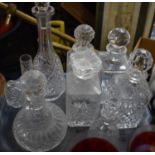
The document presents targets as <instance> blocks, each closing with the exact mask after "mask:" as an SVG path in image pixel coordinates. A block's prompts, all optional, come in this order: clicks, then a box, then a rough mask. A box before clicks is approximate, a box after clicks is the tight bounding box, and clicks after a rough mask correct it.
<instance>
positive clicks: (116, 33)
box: [106, 28, 130, 53]
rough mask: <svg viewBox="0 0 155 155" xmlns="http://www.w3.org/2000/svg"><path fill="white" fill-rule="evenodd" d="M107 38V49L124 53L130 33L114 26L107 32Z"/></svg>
mask: <svg viewBox="0 0 155 155" xmlns="http://www.w3.org/2000/svg"><path fill="white" fill-rule="evenodd" d="M108 40H109V44H108V45H107V47H106V49H107V51H109V52H115V53H119V52H121V53H123V52H124V53H125V52H126V51H127V49H126V46H127V45H128V43H129V41H130V34H129V32H128V31H127V30H126V29H125V28H115V29H113V30H111V31H110V32H109V34H108Z"/></svg>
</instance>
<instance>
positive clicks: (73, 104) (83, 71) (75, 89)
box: [66, 24, 102, 127]
mask: <svg viewBox="0 0 155 155" xmlns="http://www.w3.org/2000/svg"><path fill="white" fill-rule="evenodd" d="M74 36H75V38H76V43H75V44H74V45H73V47H72V50H71V51H69V52H68V55H67V77H66V89H67V90H66V115H67V120H68V124H69V126H71V127H82V126H83V127H85V126H90V124H91V122H92V119H93V114H94V111H95V109H96V108H97V105H98V99H99V96H100V94H101V86H100V85H101V83H100V70H101V67H102V62H101V60H100V58H99V57H98V56H97V54H96V53H95V50H94V47H93V46H92V44H90V42H91V41H92V39H93V38H94V30H93V29H92V27H90V26H89V25H85V24H82V25H79V26H78V27H77V28H76V29H75V31H74Z"/></svg>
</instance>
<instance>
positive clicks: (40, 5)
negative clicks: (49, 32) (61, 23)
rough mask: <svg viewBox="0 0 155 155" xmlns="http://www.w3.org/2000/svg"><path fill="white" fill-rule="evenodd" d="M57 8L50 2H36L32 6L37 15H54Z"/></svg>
mask: <svg viewBox="0 0 155 155" xmlns="http://www.w3.org/2000/svg"><path fill="white" fill-rule="evenodd" d="M54 12H55V9H54V7H53V6H50V3H49V2H35V6H34V7H33V8H32V13H33V14H34V15H35V16H36V15H38V14H42V13H43V14H44V13H46V14H47V15H53V14H54Z"/></svg>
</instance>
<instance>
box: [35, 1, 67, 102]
mask: <svg viewBox="0 0 155 155" xmlns="http://www.w3.org/2000/svg"><path fill="white" fill-rule="evenodd" d="M32 13H33V14H34V15H35V16H36V18H37V21H38V36H39V49H38V53H37V55H36V56H35V58H34V61H33V63H34V69H36V70H39V71H41V72H42V73H44V74H45V76H46V78H47V81H48V86H47V90H46V100H48V101H52V100H55V99H57V98H59V97H60V96H61V95H62V94H63V93H64V91H65V80H64V72H63V67H62V64H61V61H60V59H59V57H58V55H57V54H56V53H55V51H54V48H53V46H52V41H51V29H50V28H51V25H50V19H51V16H52V15H53V14H54V8H53V7H52V6H50V5H49V3H44V2H36V3H35V6H34V7H33V8H32Z"/></svg>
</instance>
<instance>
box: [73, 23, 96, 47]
mask: <svg viewBox="0 0 155 155" xmlns="http://www.w3.org/2000/svg"><path fill="white" fill-rule="evenodd" d="M94 36H95V32H94V30H93V28H92V27H91V26H90V25H87V24H81V25H79V26H78V27H77V28H76V29H75V31H74V37H75V39H76V43H75V44H74V45H73V49H74V48H76V50H77V48H78V47H87V48H88V47H90V46H91V47H92V45H91V44H90V42H91V41H92V40H93V39H94ZM80 49H81V48H80Z"/></svg>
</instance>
